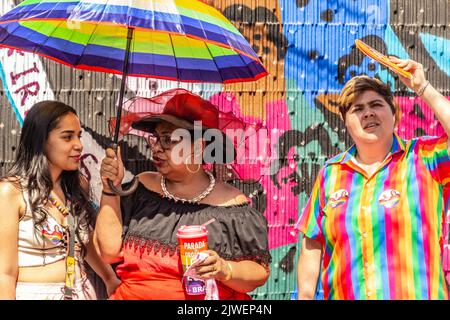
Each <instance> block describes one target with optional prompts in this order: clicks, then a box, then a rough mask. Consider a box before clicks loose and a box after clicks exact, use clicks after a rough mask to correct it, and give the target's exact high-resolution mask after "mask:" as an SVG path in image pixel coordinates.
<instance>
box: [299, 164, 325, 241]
mask: <svg viewBox="0 0 450 320" xmlns="http://www.w3.org/2000/svg"><path fill="white" fill-rule="evenodd" d="M324 171H325V167H324V168H322V169H321V170H320V172H319V174H318V176H317V179H316V181H315V183H314V186H313V189H312V192H311V196H310V197H309V199H308V202H307V204H306V207H305V208H304V209H303V210H302V213H301V215H300V218H299V221H298V222H297V229H298V231H300V232H301V233H303V234H304V235H305V236H306V237H308V238H310V239H312V240H316V241H320V242H322V243H323V241H324V238H323V233H322V224H321V219H322V217H323V213H322V208H323V203H324V194H325V193H324V190H323V180H324Z"/></svg>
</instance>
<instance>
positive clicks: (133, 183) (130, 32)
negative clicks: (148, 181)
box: [108, 27, 139, 197]
mask: <svg viewBox="0 0 450 320" xmlns="http://www.w3.org/2000/svg"><path fill="white" fill-rule="evenodd" d="M133 33H134V28H130V27H128V37H127V47H126V50H125V61H124V64H123V76H122V84H121V87H120V98H119V107H118V109H117V117H116V128H115V132H114V144H113V145H112V148H113V149H114V151H115V152H116V154H117V146H118V144H117V142H118V140H119V132H120V118H121V117H122V106H123V97H124V93H125V83H126V79H127V75H128V67H129V63H128V62H129V59H130V48H131V40H133ZM138 184H139V180H138V178H136V177H133V180H132V181H131V187H130V188H129V189H128V190H123V189H122V188H121V187H118V188H117V187H116V186H115V185H114V184H113V182H112V181H111V180H110V179H108V186H109V188H110V189H111V190H112V191H113V192H114V193H115V194H117V195H119V196H121V197H124V196H128V195H130V194H132V193H134V192H135V191H136V189H137V187H138Z"/></svg>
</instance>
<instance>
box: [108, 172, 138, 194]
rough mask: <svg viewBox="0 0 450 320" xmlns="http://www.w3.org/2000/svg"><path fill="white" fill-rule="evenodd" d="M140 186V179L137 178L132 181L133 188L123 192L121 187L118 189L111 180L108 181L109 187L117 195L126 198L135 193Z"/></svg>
mask: <svg viewBox="0 0 450 320" xmlns="http://www.w3.org/2000/svg"><path fill="white" fill-rule="evenodd" d="M138 185H139V179H138V178H137V177H133V180H132V181H131V187H130V188H129V189H128V190H123V189H122V188H121V187H116V186H115V185H114V184H113V182H112V181H111V180H109V179H108V186H109V188H110V189H111V190H112V192H114V193H115V194H117V195H119V196H121V197H125V196H129V195H130V194H132V193H134V192H135V191H136V189H137V187H138Z"/></svg>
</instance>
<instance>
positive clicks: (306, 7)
mask: <svg viewBox="0 0 450 320" xmlns="http://www.w3.org/2000/svg"><path fill="white" fill-rule="evenodd" d="M202 1H203V2H206V3H208V4H210V5H212V6H214V7H215V8H217V9H218V10H220V11H221V12H222V13H223V14H224V15H225V16H226V17H227V18H228V19H229V20H230V21H232V22H233V24H234V25H235V26H236V27H237V28H238V29H239V30H240V32H241V33H242V34H243V35H244V36H245V37H246V38H247V40H248V41H249V42H250V43H251V44H252V46H253V48H254V50H255V52H256V53H257V54H258V55H259V57H260V59H261V60H262V62H263V63H264V65H265V66H266V68H267V70H268V71H269V73H270V75H269V76H268V77H266V78H263V79H260V80H259V81H257V82H252V83H240V84H227V85H211V84H181V83H177V82H171V81H164V80H155V79H134V78H130V80H129V81H128V89H127V99H128V98H132V97H135V96H144V97H149V96H153V95H156V94H158V93H161V92H163V91H165V90H168V89H171V88H175V87H183V88H186V89H189V90H192V91H193V92H196V93H198V94H201V95H202V96H203V97H205V98H207V99H209V100H210V101H211V102H213V103H215V104H216V105H218V106H219V108H220V109H221V110H223V111H233V112H234V113H235V114H236V115H238V116H241V117H242V118H243V119H244V120H245V121H247V122H249V123H253V124H261V125H263V126H264V128H265V129H267V131H268V132H269V133H270V135H269V137H270V141H269V144H270V158H268V159H265V160H266V161H261V162H258V163H257V164H256V165H253V166H250V167H240V168H239V173H240V174H239V177H238V176H237V175H233V174H232V173H230V172H228V171H225V172H223V173H220V172H219V173H220V176H221V178H222V179H224V180H227V181H228V182H229V183H231V184H233V185H235V186H236V187H238V188H240V189H241V190H242V191H243V192H244V193H245V194H246V195H247V196H248V197H249V198H250V199H251V201H252V205H253V206H255V207H256V208H258V209H259V210H260V211H262V212H263V213H264V214H265V216H266V217H267V220H268V223H269V245H270V249H271V253H272V256H273V262H272V265H271V276H270V278H269V281H268V283H267V284H266V285H265V286H264V287H261V288H258V289H257V290H256V291H255V292H253V296H254V297H255V298H256V299H291V298H295V292H296V286H297V285H296V268H295V267H296V261H297V258H298V254H299V251H300V250H299V239H298V236H297V235H296V234H293V233H292V232H291V231H292V229H293V225H294V223H295V222H296V220H297V218H298V215H299V212H300V211H301V209H302V208H303V207H304V206H305V204H306V201H307V199H308V197H309V195H310V192H311V189H312V185H313V183H314V181H315V178H316V176H317V174H318V171H319V169H320V168H321V167H322V166H323V165H324V163H325V161H326V160H327V159H328V158H330V157H331V156H332V155H335V154H337V153H339V152H342V151H344V150H345V149H346V148H348V147H349V146H350V145H351V144H352V141H351V139H350V138H349V136H348V135H347V133H346V131H345V128H344V125H343V123H342V121H341V119H340V117H339V114H338V112H337V105H336V99H337V96H338V94H339V92H340V90H341V89H342V87H343V86H344V84H345V82H346V81H347V80H349V79H350V78H351V77H352V76H355V75H360V74H367V75H369V76H372V77H377V78H379V79H381V80H382V81H384V82H386V83H388V84H389V85H390V86H391V88H392V89H393V90H394V92H395V95H396V98H397V102H398V103H399V104H400V106H401V109H402V120H401V121H400V123H399V124H398V128H397V131H398V133H399V135H400V136H401V137H403V138H406V139H410V138H412V137H415V136H418V135H424V134H426V135H439V134H441V133H442V132H443V130H442V128H441V127H440V126H439V125H438V123H437V121H436V119H434V116H433V115H432V113H431V111H430V110H429V109H428V107H427V106H426V105H425V104H424V103H423V102H422V101H421V100H420V99H418V98H417V97H415V95H414V94H413V93H412V92H409V91H408V90H407V89H406V88H405V87H404V86H403V85H402V84H401V83H400V81H399V80H398V78H397V77H396V76H395V75H394V74H392V73H391V72H390V71H389V70H388V69H386V68H384V67H383V66H380V65H379V64H377V63H375V62H374V61H372V60H371V59H369V58H367V57H366V56H364V55H363V54H362V53H361V52H359V50H357V49H356V48H355V46H354V41H355V40H356V39H361V40H363V41H365V42H367V43H368V44H370V45H372V46H374V47H375V48H377V49H378V50H380V51H382V52H384V53H387V54H390V55H394V56H398V57H400V58H412V59H415V60H418V61H421V62H422V63H423V64H424V66H425V67H426V68H427V77H428V78H429V80H430V82H431V83H432V84H433V85H434V86H435V87H436V88H438V89H439V90H440V91H441V92H443V93H444V94H445V95H447V96H450V59H449V56H450V28H449V26H448V15H446V14H445V12H440V11H439V8H442V7H446V6H445V5H446V3H447V2H448V1H447V0H436V1H434V2H431V1H425V0H414V1H413V0H366V1H364V2H361V1H354V0H331V1H319V0H295V1H294V0H268V1H251V0H227V1H225V0H202ZM20 2H21V1H20V0H19V1H13V0H5V1H2V4H1V7H0V11H1V12H5V11H7V10H9V9H11V8H12V7H13V6H14V5H16V4H18V3H20ZM443 11H445V10H443ZM0 64H1V66H0V76H1V81H2V87H3V91H2V93H3V94H2V95H1V96H0V101H1V103H2V108H0V132H1V139H2V143H1V144H0V168H1V174H3V173H5V172H6V170H7V169H8V168H9V167H10V165H11V162H12V161H13V159H14V154H15V148H16V146H17V143H18V138H19V137H18V134H17V133H18V132H19V131H20V126H21V124H22V122H23V117H24V116H25V114H26V111H27V110H28V108H29V107H30V106H31V105H32V104H33V103H35V102H36V101H39V100H42V99H58V100H61V101H63V102H65V103H67V104H69V105H72V106H74V107H75V108H76V109H77V111H78V113H79V116H80V119H81V121H82V124H83V128H84V131H85V134H84V136H83V143H84V145H85V150H84V154H83V162H82V167H81V169H82V171H83V173H84V174H85V175H86V176H87V177H88V178H89V180H90V182H91V185H92V188H93V190H94V194H95V195H96V201H98V196H99V193H100V188H101V182H100V178H99V173H98V169H99V164H100V162H101V159H102V158H103V153H104V148H105V147H106V146H107V145H108V143H109V141H110V135H109V132H108V127H107V120H108V119H109V118H111V117H112V116H114V114H115V108H116V105H117V100H118V96H119V85H120V80H121V79H120V77H118V76H115V75H108V74H101V73H93V72H87V71H80V70H73V69H69V68H66V67H64V66H60V65H58V64H56V63H54V62H51V61H47V60H43V59H40V58H38V57H36V56H33V55H30V54H24V53H21V52H16V51H12V50H9V49H1V50H0ZM122 150H123V156H124V158H125V159H126V167H127V169H128V170H129V171H128V172H127V176H126V179H130V178H131V176H132V174H136V173H138V172H140V171H143V170H151V169H153V168H152V165H151V163H150V161H149V160H148V158H149V150H148V148H147V147H146V144H145V142H144V141H143V139H141V138H138V137H131V136H130V137H125V138H124V140H123V141H122ZM255 170H256V171H257V172H259V177H260V178H259V179H257V180H254V179H251V180H248V179H245V177H246V176H247V173H249V174H248V176H250V173H254V171H255ZM447 221H450V217H448V219H447ZM447 242H448V241H447ZM446 250H447V252H448V250H449V249H448V245H446ZM444 259H445V261H447V262H446V263H445V268H446V269H447V270H449V271H450V255H449V254H448V253H446V255H445V257H444Z"/></svg>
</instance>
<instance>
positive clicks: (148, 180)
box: [137, 171, 161, 192]
mask: <svg viewBox="0 0 450 320" xmlns="http://www.w3.org/2000/svg"><path fill="white" fill-rule="evenodd" d="M137 177H138V179H139V181H140V182H141V183H142V184H143V185H144V187H146V188H147V189H149V190H152V191H155V192H158V191H159V190H160V189H161V174H160V173H159V172H154V171H145V172H141V173H140V174H138V175H137Z"/></svg>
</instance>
